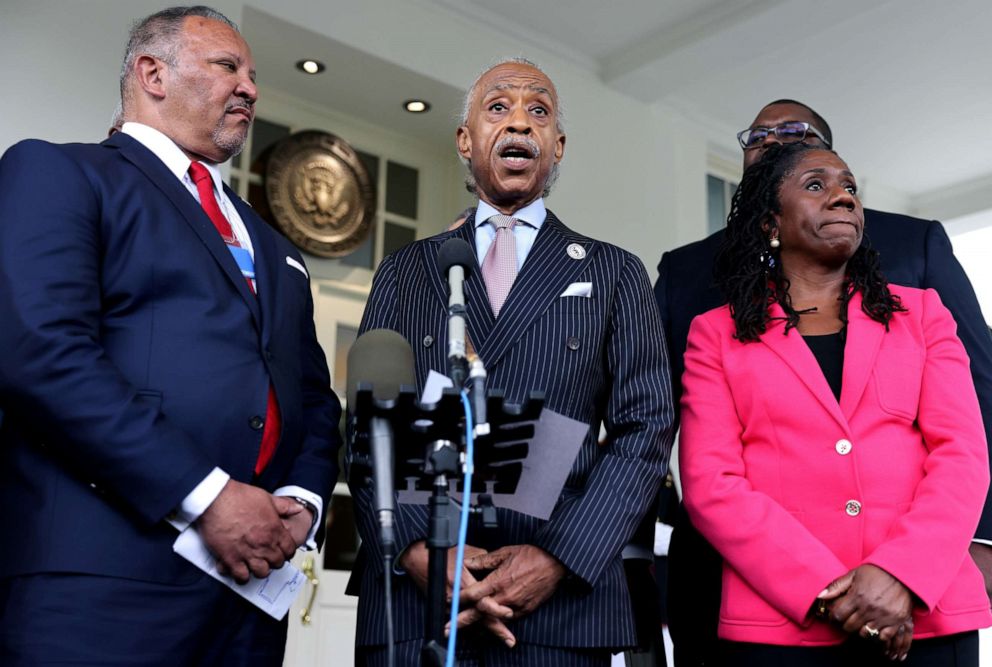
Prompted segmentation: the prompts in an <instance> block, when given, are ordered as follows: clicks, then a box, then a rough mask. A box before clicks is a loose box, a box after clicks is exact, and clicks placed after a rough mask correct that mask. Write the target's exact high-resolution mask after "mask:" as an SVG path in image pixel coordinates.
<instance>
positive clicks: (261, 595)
mask: <svg viewBox="0 0 992 667" xmlns="http://www.w3.org/2000/svg"><path fill="white" fill-rule="evenodd" d="M172 550H173V551H175V552H176V553H177V554H179V555H180V556H182V557H183V558H185V559H186V560H188V561H189V562H190V563H192V564H193V565H195V566H197V567H198V568H200V569H201V570H203V571H204V572H206V573H207V574H209V575H210V576H211V577H213V578H214V579H216V580H217V581H219V582H220V583H222V584H224V585H225V586H227V587H228V588H230V589H231V590H232V591H234V592H235V593H237V594H238V595H240V596H241V597H243V598H244V599H246V600H248V602H251V603H252V604H253V605H255V606H256V607H258V608H259V609H261V610H262V611H264V612H265V613H266V614H268V615H269V616H271V617H272V618H274V619H276V620H277V621H281V620H282V619H283V618H285V616H286V614H287V612H289V607H290V606H291V605H292V604H293V600H295V599H296V596H297V595H298V594H299V592H300V590H302V589H303V586H304V585H305V584H306V582H307V578H306V577H304V576H303V573H302V572H300V571H299V570H298V569H296V566H295V565H293V564H292V563H290V562H287V563H286V564H285V565H283V566H282V567H281V568H279V569H278V570H273V571H272V572H271V573H270V574H269V576H267V577H266V578H265V579H259V578H258V577H255V576H254V575H252V576H251V578H250V579H249V580H248V583H245V584H239V583H238V582H236V581H235V580H234V579H232V578H231V577H229V576H227V575H224V574H221V573H220V572H218V571H217V558H216V557H215V556H214V555H213V554H212V553H210V550H209V549H207V545H206V544H205V543H204V542H203V538H201V537H200V534H199V533H198V532H196V527H195V526H190V527H189V528H187V529H186V530H184V531H183V532H181V533H179V537H178V538H176V541H175V542H174V543H173V544H172Z"/></svg>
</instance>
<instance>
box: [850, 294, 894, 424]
mask: <svg viewBox="0 0 992 667" xmlns="http://www.w3.org/2000/svg"><path fill="white" fill-rule="evenodd" d="M884 336H885V326H884V325H882V324H881V323H880V322H876V321H875V320H873V319H871V318H870V317H868V315H866V314H865V312H864V311H863V310H861V292H855V293H854V294H853V295H852V296H851V301H850V302H849V303H848V304H847V342H846V343H845V344H844V375H843V384H842V386H841V390H840V407H841V411H842V412H843V413H844V415H845V416H846V417H850V416H851V415H852V414H854V410H855V409H856V408H857V407H858V403H860V402H861V396H862V395H863V394H864V393H865V387H866V386H867V385H868V378H869V377H871V371H872V369H873V368H874V367H875V359H876V357H878V351H879V349H880V348H881V346H882V338H883V337H884Z"/></svg>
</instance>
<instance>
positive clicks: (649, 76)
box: [242, 0, 992, 199]
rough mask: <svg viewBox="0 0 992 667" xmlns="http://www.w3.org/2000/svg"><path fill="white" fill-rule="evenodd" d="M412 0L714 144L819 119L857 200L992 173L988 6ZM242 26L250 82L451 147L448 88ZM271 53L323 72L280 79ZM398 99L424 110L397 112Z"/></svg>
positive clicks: (258, 17) (453, 110) (837, 0)
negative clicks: (784, 116) (791, 108)
mask: <svg viewBox="0 0 992 667" xmlns="http://www.w3.org/2000/svg"><path fill="white" fill-rule="evenodd" d="M419 1H420V2H422V3H423V4H426V5H433V6H434V7H435V8H437V9H439V10H442V11H444V12H449V13H451V14H454V15H457V16H458V17H459V18H461V19H463V20H468V21H470V22H471V23H474V24H479V25H482V26H485V27H489V28H492V29H493V30H496V31H499V30H504V31H505V30H507V28H509V29H511V30H512V32H513V34H514V36H515V37H516V38H518V39H519V40H521V41H523V42H524V43H528V42H529V43H532V44H533V45H534V46H535V49H536V48H540V49H541V50H542V51H544V52H548V51H550V52H552V53H554V54H555V55H557V56H559V57H562V58H565V59H567V60H568V61H570V62H572V63H573V64H575V65H576V66H577V67H579V68H582V69H584V70H587V71H590V72H593V73H594V74H596V75H597V76H598V77H599V78H600V79H601V80H602V81H603V82H604V83H605V84H607V85H608V86H610V87H612V88H614V89H616V90H618V91H620V92H622V93H624V94H626V95H629V96H631V97H633V98H636V99H638V100H641V101H643V102H645V103H647V104H659V105H662V106H664V107H666V108H670V109H675V110H677V111H680V112H682V113H683V114H684V115H686V116H687V117H689V118H692V119H695V120H697V121H698V122H700V123H704V124H708V125H710V126H712V128H713V132H712V134H713V136H716V137H725V140H724V142H723V144H722V146H721V145H719V142H717V144H718V148H722V149H723V150H724V151H731V150H736V149H735V146H736V144H735V143H734V141H735V140H734V134H735V132H736V131H737V130H739V129H742V128H744V127H746V126H747V125H748V124H749V123H750V122H751V120H752V119H753V118H754V116H755V114H756V113H757V111H758V110H759V109H760V108H761V107H762V106H763V105H764V104H765V103H766V102H768V101H771V100H773V99H779V98H793V99H798V100H801V101H803V102H806V103H807V104H810V105H811V106H812V107H814V108H815V109H816V110H817V111H819V112H820V113H821V114H822V115H823V116H824V117H825V118H827V120H828V121H829V122H830V124H831V126H832V129H833V132H834V138H835V142H834V143H835V147H836V149H837V150H838V152H839V153H840V154H841V156H842V157H844V158H845V159H846V160H847V162H848V163H849V164H850V165H851V167H852V169H853V170H854V171H855V173H857V174H858V175H859V177H860V178H861V180H862V185H867V190H868V191H871V189H872V188H875V189H876V190H877V189H879V187H882V188H887V189H889V190H890V191H894V192H896V193H899V195H900V196H903V197H905V198H914V197H918V196H925V197H927V198H929V199H933V198H934V196H935V195H936V196H939V195H940V193H941V192H943V191H944V189H946V188H947V187H948V186H950V185H953V184H959V183H963V182H976V183H985V182H988V181H989V180H990V179H992V131H990V128H989V127H988V124H987V123H986V119H987V118H989V117H990V115H992V114H990V110H992V48H989V47H988V41H989V35H988V31H989V26H992V2H988V0H956V1H955V2H953V3H942V4H941V5H940V6H939V9H937V7H938V5H936V4H935V3H932V2H930V1H929V0H876V1H874V2H868V1H865V0H830V1H829V2H822V1H819V0H611V1H610V2H602V0H568V1H567V2H550V1H545V2H540V1H535V0H419ZM242 29H243V31H244V32H245V36H246V38H247V39H248V42H249V43H250V44H251V45H252V50H253V52H254V54H255V57H256V60H257V62H258V64H259V81H260V83H263V84H270V83H271V84H275V85H276V86H277V87H278V88H280V89H283V90H284V91H285V92H287V93H290V94H291V95H294V96H296V97H299V98H301V99H306V100H309V101H311V102H313V103H315V104H317V105H320V106H323V107H328V108H334V109H339V110H341V111H343V112H345V113H347V114H349V115H352V116H354V117H358V118H366V119H367V120H369V121H370V122H371V123H375V124H377V125H380V126H385V127H392V128H395V129H396V130H397V131H398V132H401V133H404V134H407V135H409V136H421V137H424V138H425V139H426V140H429V141H431V142H434V143H436V144H438V145H450V144H449V142H451V141H452V136H453V131H452V128H453V127H454V126H455V122H454V121H455V119H456V118H457V115H458V113H459V111H460V104H461V93H460V91H459V90H457V89H455V88H453V87H452V86H450V85H448V84H446V83H443V82H441V81H438V80H435V79H432V78H430V77H428V76H424V75H422V74H419V73H416V72H413V71H411V70H408V69H406V68H404V67H402V66H400V65H397V64H395V63H392V62H388V61H386V60H381V59H378V58H376V57H375V56H372V55H369V54H368V53H366V52H364V51H361V50H358V49H355V48H353V47H350V46H347V45H345V44H342V43H340V42H337V41H335V40H332V39H330V38H328V37H326V36H324V35H321V34H319V33H316V32H311V31H309V30H307V29H306V28H303V27H300V26H298V25H294V24H291V23H288V22H286V21H284V20H282V19H279V18H277V17H275V16H272V15H269V14H266V13H264V12H261V11H259V10H256V9H253V8H251V7H249V6H246V7H245V15H244V16H243V17H242ZM286 44H293V45H294V47H295V48H294V49H292V53H307V54H312V56H311V57H316V58H318V59H321V60H323V61H324V62H325V63H328V64H329V65H331V66H330V67H329V69H328V70H327V71H326V72H325V73H324V74H322V75H321V76H319V77H309V76H307V75H304V74H302V73H299V72H296V71H291V74H290V75H289V76H288V77H287V76H286V75H285V72H286V71H288V68H289V67H290V66H291V63H289V62H284V61H286V59H287V58H288V57H289V55H287V53H288V51H287V49H286ZM270 79H272V81H270ZM413 97H423V98H427V99H429V100H430V101H431V102H432V104H433V105H434V108H433V109H432V111H431V112H430V113H427V114H422V115H414V114H409V113H407V112H405V111H403V110H402V108H401V106H400V102H402V100H404V99H407V98H413ZM731 155H733V154H732V153H731Z"/></svg>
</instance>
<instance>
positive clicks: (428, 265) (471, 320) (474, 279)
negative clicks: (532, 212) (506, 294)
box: [421, 213, 495, 352]
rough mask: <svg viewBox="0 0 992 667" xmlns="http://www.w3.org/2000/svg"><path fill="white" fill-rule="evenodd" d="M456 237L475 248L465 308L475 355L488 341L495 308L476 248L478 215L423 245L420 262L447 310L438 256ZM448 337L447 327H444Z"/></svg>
mask: <svg viewBox="0 0 992 667" xmlns="http://www.w3.org/2000/svg"><path fill="white" fill-rule="evenodd" d="M452 238H457V239H461V240H463V241H465V242H466V243H468V245H469V247H470V248H471V249H472V266H470V267H469V269H468V271H467V273H468V276H467V277H466V279H465V284H464V289H465V308H466V310H467V313H468V317H467V320H468V322H467V323H466V324H467V327H468V328H467V330H468V335H469V338H470V339H471V341H472V346H473V347H474V348H475V350H476V352H478V351H479V349H480V347H481V346H482V345H483V344H484V343H485V341H486V339H488V338H489V334H490V332H491V331H492V328H493V323H494V322H495V317H494V316H493V311H492V308H491V307H490V306H489V295H488V294H487V293H486V284H485V282H484V281H483V280H482V269H481V267H480V266H479V262H478V259H477V258H476V249H475V214H474V213H473V214H472V215H471V216H469V217H468V219H466V220H465V223H464V224H463V225H462V226H461V227H459V228H458V229H456V230H454V231H451V232H447V233H445V234H440V235H438V236H436V237H434V238H433V239H432V240H431V242H430V243H425V244H423V246H422V255H421V260H422V261H423V263H424V270H425V271H426V272H427V281H428V282H429V283H430V284H431V286H432V287H433V289H434V291H435V293H436V294H437V298H438V299H440V301H441V303H442V304H444V309H445V311H447V309H448V281H447V278H446V277H445V276H443V275H441V270H440V268H439V266H438V263H437V253H438V251H439V250H440V249H441V246H442V245H443V244H444V242H445V241H447V240H448V239H452ZM445 335H447V328H445Z"/></svg>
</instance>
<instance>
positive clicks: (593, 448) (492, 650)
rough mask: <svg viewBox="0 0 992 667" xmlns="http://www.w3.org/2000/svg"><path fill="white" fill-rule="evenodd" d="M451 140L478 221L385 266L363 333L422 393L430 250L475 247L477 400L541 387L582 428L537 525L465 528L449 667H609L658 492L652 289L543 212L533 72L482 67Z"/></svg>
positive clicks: (404, 629)
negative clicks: (406, 354)
mask: <svg viewBox="0 0 992 667" xmlns="http://www.w3.org/2000/svg"><path fill="white" fill-rule="evenodd" d="M456 140H457V148H458V152H459V154H460V155H461V157H462V158H463V159H464V160H465V162H466V163H467V165H468V167H469V172H470V181H469V182H470V189H471V190H472V191H473V192H474V193H476V194H477V195H478V197H479V201H478V204H477V206H476V210H475V212H474V214H473V215H471V216H469V218H468V220H467V221H466V222H465V224H464V225H462V226H460V227H458V228H457V229H454V230H451V231H447V232H445V233H443V234H440V235H438V236H435V237H433V238H429V239H425V240H422V241H418V242H416V243H414V244H411V245H409V246H407V247H406V248H404V249H402V250H400V251H398V252H396V253H394V254H392V255H390V256H389V257H387V258H386V259H385V260H384V261H383V263H382V265H381V266H380V267H379V270H378V271H377V273H376V277H375V280H374V281H373V287H372V294H371V296H370V298H369V303H368V307H367V309H366V311H365V316H364V318H363V321H362V331H366V330H369V329H375V328H388V329H393V330H396V331H398V332H400V333H401V334H402V335H403V336H404V337H406V339H407V340H408V341H409V342H410V344H411V345H412V347H413V349H414V358H415V363H416V375H417V382H418V386H419V388H420V389H423V386H424V383H425V380H426V377H427V374H428V372H429V371H430V370H432V369H434V370H437V371H439V372H444V369H445V359H446V352H445V351H446V349H447V345H446V343H445V341H446V338H447V332H446V328H447V326H446V321H447V318H446V313H447V294H446V283H445V280H444V277H443V276H442V275H441V274H440V272H439V271H438V264H437V253H438V249H439V248H440V246H441V244H442V243H443V242H444V241H445V240H447V239H449V238H461V239H464V240H465V241H466V242H467V243H468V244H469V245H470V246H471V247H473V248H474V249H475V251H476V256H477V257H476V259H477V262H476V263H475V265H474V266H472V268H471V272H470V274H471V275H470V277H469V278H468V279H467V281H466V286H465V290H466V301H467V307H468V322H469V325H468V329H469V335H470V338H471V341H472V343H473V345H474V347H475V349H476V351H477V352H478V354H479V357H480V358H481V359H482V361H483V362H484V363H485V366H486V369H487V371H488V373H489V383H488V384H489V387H490V388H493V389H502V390H503V391H504V392H505V395H506V398H507V400H508V401H509V402H511V403H521V402H523V401H524V400H525V398H526V396H527V394H528V392H529V391H531V390H537V391H543V392H544V393H545V396H546V402H545V406H546V408H548V409H550V410H554V411H556V412H558V413H561V414H563V415H565V416H567V417H570V418H572V419H575V420H578V421H580V422H583V423H584V424H588V425H589V429H588V432H587V433H586V436H585V439H584V441H583V443H582V446H581V450H580V452H579V454H578V456H577V458H576V460H575V463H574V465H573V467H572V469H571V472H570V474H569V476H568V479H567V480H566V482H565V487H564V489H563V491H562V493H561V496H560V498H559V500H558V503H557V505H556V507H555V509H554V511H553V513H552V515H551V517H550V519H549V520H547V521H544V520H540V519H537V518H534V517H531V516H528V515H525V514H521V513H517V512H512V511H509V510H504V509H499V510H498V511H497V513H498V523H499V527H498V528H496V529H485V528H483V526H482V525H481V523H480V522H476V521H475V520H473V522H472V523H471V525H470V528H469V538H468V543H469V545H470V549H469V553H470V554H472V555H471V557H469V558H467V559H466V568H467V569H466V572H465V579H464V581H465V582H466V584H465V588H464V590H463V595H462V600H463V607H462V609H464V611H463V612H462V615H461V618H460V623H459V625H460V626H461V627H462V630H461V632H460V634H459V645H460V646H461V649H460V650H459V660H468V661H472V660H479V659H481V660H482V661H484V664H486V665H511V664H512V665H569V666H570V667H571V666H580V667H581V666H582V665H605V664H608V663H609V659H610V652H611V650H612V649H619V648H620V647H625V646H631V645H633V644H634V641H635V636H634V624H633V619H632V618H631V613H630V599H629V595H628V592H627V587H626V583H625V580H624V570H623V565H622V562H621V557H620V553H621V549H622V548H623V546H624V544H626V542H627V541H628V539H629V538H630V536H631V534H632V533H633V531H634V528H635V527H636V526H637V524H638V522H639V521H640V519H641V517H642V516H643V515H644V514H645V512H646V511H648V509H649V505H650V503H651V500H652V498H653V497H654V495H655V493H656V492H657V490H658V487H659V484H660V482H661V479H662V476H663V475H664V471H665V468H666V463H667V458H668V453H669V449H670V444H671V430H670V428H671V418H672V406H671V401H670V398H669V389H668V386H667V385H668V364H667V358H666V353H665V348H664V341H663V338H662V330H661V322H660V320H659V318H658V313H657V309H656V307H655V304H654V300H653V297H652V294H651V288H650V283H649V282H648V280H647V277H646V272H645V270H644V267H643V265H642V264H641V262H640V261H639V260H638V259H637V258H636V257H635V256H634V255H632V254H631V253H629V252H626V251H623V250H621V249H620V248H617V247H615V246H612V245H609V244H607V243H603V242H600V241H595V240H593V239H590V238H588V237H586V236H582V235H580V234H577V233H576V232H574V231H572V230H570V229H568V228H567V227H566V226H565V225H564V224H563V223H562V222H561V221H560V220H558V218H557V217H555V215H554V214H553V213H551V212H550V211H548V210H546V209H545V206H544V195H545V194H546V193H547V192H548V190H549V189H550V187H551V183H552V181H553V178H554V174H555V172H556V170H557V169H556V167H557V164H558V162H559V161H560V160H561V158H562V155H563V154H564V149H565V134H564V131H563V130H562V127H561V117H560V108H559V103H558V95H557V93H556V91H555V87H554V85H553V84H552V83H551V81H550V80H549V79H548V77H547V76H546V75H545V74H544V73H543V72H542V71H541V70H539V69H538V68H536V67H535V66H534V65H533V64H531V63H528V62H526V61H506V62H503V63H501V64H499V65H496V66H495V67H493V68H491V69H489V70H487V71H486V72H485V73H484V74H483V75H482V76H481V77H480V78H479V79H478V80H477V81H476V82H475V84H474V85H473V86H472V88H471V90H470V91H469V94H468V97H467V100H466V109H465V116H464V118H463V122H462V124H461V126H460V127H459V128H458V131H457V136H456ZM497 258H498V259H497ZM494 265H499V266H501V267H503V269H504V270H505V271H504V273H503V274H500V275H501V276H502V278H501V277H494V274H493V273H492V272H491V271H490V269H489V267H492V266H494ZM601 423H603V424H605V426H606V430H607V433H608V438H607V444H605V445H603V446H600V445H599V444H597V440H598V436H599V429H600V424H601ZM536 446H540V443H538V444H537V445H536ZM353 493H354V496H355V498H356V504H357V507H358V513H359V524H360V531H361V533H362V536H363V537H364V538H365V539H364V541H363V544H362V546H363V549H366V550H368V553H369V558H368V563H369V566H368V567H367V568H366V569H365V571H364V572H363V573H362V579H361V592H360V598H361V599H360V601H359V619H358V636H357V644H358V649H359V650H358V654H359V656H360V661H364V662H365V663H366V664H370V665H382V664H385V656H384V654H385V650H384V648H383V646H382V645H383V644H384V642H385V641H386V631H385V618H384V614H385V609H384V606H383V604H382V602H381V598H382V586H383V577H384V576H388V575H389V573H384V572H383V566H382V564H381V563H382V560H381V554H380V553H378V545H377V541H378V540H377V539H376V534H377V533H376V524H375V521H374V518H373V517H372V512H371V507H370V505H371V492H370V491H369V490H368V489H367V488H364V487H363V488H357V487H356V488H355V489H354V490H353ZM396 514H397V518H396V534H397V545H398V549H399V550H400V551H401V552H402V553H401V556H400V558H399V559H398V563H399V564H400V566H401V568H402V569H403V570H404V574H402V575H399V576H396V577H395V585H394V588H393V600H394V609H395V618H396V639H397V641H398V645H397V654H398V657H399V660H398V662H399V664H404V665H408V664H418V660H419V657H418V656H419V653H420V647H421V644H422V641H423V636H424V606H425V598H424V595H423V593H422V590H423V588H424V586H425V585H426V580H427V550H426V547H425V544H424V539H425V538H426V537H427V510H426V508H425V507H423V506H415V505H404V504H400V505H398V507H397V512H396ZM449 562H450V561H449ZM449 585H450V582H449ZM470 664H474V663H470Z"/></svg>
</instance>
